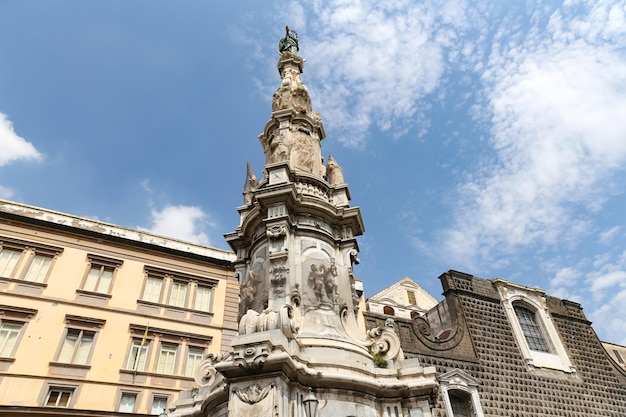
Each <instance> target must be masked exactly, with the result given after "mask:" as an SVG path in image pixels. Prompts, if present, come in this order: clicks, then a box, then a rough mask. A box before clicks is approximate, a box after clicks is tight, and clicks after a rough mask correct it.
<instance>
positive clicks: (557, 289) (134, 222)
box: [0, 0, 626, 344]
mask: <svg viewBox="0 0 626 417" xmlns="http://www.w3.org/2000/svg"><path fill="white" fill-rule="evenodd" d="M285 25H289V26H290V27H291V28H293V29H294V30H296V31H297V32H298V33H299V35H300V48H301V49H300V54H301V55H302V56H303V57H304V58H305V59H306V63H305V68H304V74H303V80H304V82H305V83H306V85H307V86H308V88H309V90H310V92H311V96H312V100H313V107H314V109H315V110H316V111H319V112H320V113H321V114H322V118H323V120H324V124H325V128H326V132H327V138H326V139H325V140H324V142H323V153H324V156H327V155H328V154H332V155H333V156H334V157H335V159H336V160H337V161H338V162H339V164H340V165H341V166H342V167H343V169H344V174H345V177H346V181H347V182H348V183H349V185H350V189H351V192H352V197H353V200H352V204H353V205H358V206H360V207H361V210H362V213H363V217H364V221H365V226H366V233H365V235H364V236H363V237H361V238H360V239H359V245H360V248H361V254H360V259H361V264H360V265H359V266H357V267H356V273H357V276H358V277H360V278H361V279H363V281H364V283H365V288H366V295H372V294H374V293H375V292H377V291H379V290H380V289H382V288H384V287H385V286H387V285H390V284H391V283H393V282H395V281H397V280H399V279H401V278H402V277H404V276H410V277H412V278H413V279H415V280H416V281H417V282H418V283H419V284H420V285H422V286H423V287H424V288H425V289H426V290H427V291H429V292H431V293H432V294H433V295H435V296H437V297H438V298H440V299H441V297H440V293H441V287H440V284H439V281H438V280H437V276H439V274H441V273H442V272H444V271H446V270H448V269H456V270H460V271H464V272H468V273H471V274H474V275H476V276H480V277H485V278H494V277H502V278H505V279H508V280H512V281H515V282H518V283H521V284H524V285H528V286H537V287H540V288H543V289H545V290H546V291H548V293H550V294H552V295H556V296H559V297H563V298H568V299H571V300H574V301H578V302H581V303H582V304H583V307H584V308H585V313H586V314H587V317H588V318H589V319H590V320H592V321H593V322H594V327H595V329H596V331H597V332H598V334H599V336H600V338H601V339H603V340H607V341H611V342H615V343H621V344H626V215H625V214H624V213H625V212H626V195H625V194H624V184H625V183H626V171H625V170H624V167H625V164H626V2H624V1H617V0H615V1H613V0H593V1H584V0H570V1H564V2H561V1H532V0H531V1H526V2H509V1H506V2H505V1H496V0H491V1H461V0H441V1H426V2H417V1H402V0H396V1H393V2H390V1H373V0H372V1H357V0H337V1H332V0H328V1H310V2H306V3H298V2H285V1H280V2H279V1H264V2H258V1H251V0H242V1H239V2H225V1H224V2H220V1H176V2H173V1H154V0H150V1H147V0H145V1H144V0H134V1H121V0H120V1H111V0H108V1H96V0H94V1H89V2H86V1H79V0H77V1H55V2H52V1H38V2H28V1H23V0H5V1H2V2H0V39H1V40H0V56H1V57H2V61H1V62H0V198H4V199H10V200H14V201H19V202H22V203H25V204H30V205H35V206H40V207H45V208H48V209H52V210H58V211H62V212H67V213H71V214H76V215H80V216H86V217H92V218H97V219H99V220H102V221H107V222H111V223H114V224H119V225H123V226H129V227H135V228H142V229H146V230H151V231H153V232H155V233H159V234H164V235H168V236H173V237H179V238H182V239H187V240H192V241H195V242H198V243H203V244H209V245H212V246H215V247H219V248H225V249H226V248H227V246H226V244H225V242H224V239H223V237H222V235H223V234H224V233H227V232H230V231H232V230H234V228H235V227H236V226H237V223H238V218H237V212H236V209H235V208H236V207H237V206H239V205H241V204H242V202H243V199H242V194H241V193H242V189H243V184H244V180H245V172H246V171H245V167H246V161H250V162H251V163H252V166H253V168H254V170H255V172H256V174H257V176H260V175H261V171H262V168H263V151H262V148H261V145H260V143H259V141H258V138H257V136H258V134H259V133H261V132H262V130H263V127H264V125H265V123H266V122H267V120H268V119H269V117H270V112H271V95H272V93H273V92H274V91H275V89H276V88H277V87H278V85H279V77H278V73H277V70H276V62H277V59H278V53H277V51H276V49H277V43H278V40H279V39H280V38H281V37H282V35H283V33H284V26H285Z"/></svg>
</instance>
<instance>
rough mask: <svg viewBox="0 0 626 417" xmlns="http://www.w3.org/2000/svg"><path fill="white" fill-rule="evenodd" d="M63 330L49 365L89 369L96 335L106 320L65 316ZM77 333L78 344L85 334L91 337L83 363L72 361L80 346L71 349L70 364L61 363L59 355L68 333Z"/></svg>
mask: <svg viewBox="0 0 626 417" xmlns="http://www.w3.org/2000/svg"><path fill="white" fill-rule="evenodd" d="M65 322H66V325H65V330H64V331H63V335H62V337H61V340H60V341H59V346H58V347H57V350H56V354H55V356H54V357H55V360H54V361H53V362H51V363H50V364H51V365H58V366H63V367H76V368H88V369H89V368H91V365H90V363H91V359H92V356H93V353H94V350H95V348H96V344H97V342H98V335H99V333H100V329H101V328H102V326H104V324H105V323H106V320H103V319H97V318H89V317H81V316H73V315H69V314H67V315H66V316H65ZM75 331H78V334H79V339H78V340H80V342H82V340H83V336H84V335H85V334H86V333H90V334H91V336H92V339H91V342H90V343H91V346H89V352H88V353H87V357H86V358H85V363H76V362H74V360H75V359H76V357H77V353H78V350H79V349H80V344H78V343H77V344H76V346H74V348H73V352H72V354H71V357H72V361H71V362H63V361H61V359H62V358H61V355H62V353H63V351H64V349H65V343H66V341H67V338H68V336H69V335H70V332H75Z"/></svg>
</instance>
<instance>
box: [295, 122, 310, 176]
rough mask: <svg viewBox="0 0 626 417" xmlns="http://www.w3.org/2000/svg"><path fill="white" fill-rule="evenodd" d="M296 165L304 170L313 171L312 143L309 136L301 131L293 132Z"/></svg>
mask: <svg viewBox="0 0 626 417" xmlns="http://www.w3.org/2000/svg"><path fill="white" fill-rule="evenodd" d="M295 133H296V134H297V135H295V138H294V139H295V141H296V145H295V146H296V148H295V152H296V158H297V160H296V167H297V168H298V169H300V170H302V171H304V172H308V173H313V158H314V155H313V145H312V144H311V138H310V137H307V136H305V135H304V134H302V133H301V132H295Z"/></svg>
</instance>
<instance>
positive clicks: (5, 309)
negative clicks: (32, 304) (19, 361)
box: [0, 305, 37, 361]
mask: <svg viewBox="0 0 626 417" xmlns="http://www.w3.org/2000/svg"><path fill="white" fill-rule="evenodd" d="M36 314H37V310H33V309H30V308H25V307H14V306H7V305H0V317H2V319H0V325H1V324H3V323H15V324H21V326H22V327H21V329H20V331H19V334H18V336H17V339H16V340H15V343H14V344H13V347H12V349H11V352H10V356H0V361H14V360H15V357H14V355H15V352H16V349H17V346H18V345H19V344H20V343H21V341H22V338H23V337H24V333H25V332H26V325H27V324H28V323H29V321H30V319H31V318H33V316H35V315H36Z"/></svg>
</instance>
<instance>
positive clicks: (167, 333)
mask: <svg viewBox="0 0 626 417" xmlns="http://www.w3.org/2000/svg"><path fill="white" fill-rule="evenodd" d="M129 334H130V343H129V345H128V348H127V354H126V359H125V361H124V366H125V367H124V368H121V369H120V372H123V373H142V374H147V375H150V374H154V375H159V376H162V377H168V378H189V377H187V376H185V374H184V373H185V370H186V369H185V366H186V361H187V357H188V347H191V348H197V349H203V353H206V351H207V349H208V347H209V346H210V343H211V340H212V339H213V338H212V337H211V336H208V335H201V334H196V333H188V332H181V331H178V330H172V329H163V328H158V327H147V326H146V325H139V324H130V326H129ZM144 337H145V340H146V346H147V347H145V348H144V349H145V352H146V353H145V358H146V359H145V362H144V367H143V369H139V368H137V369H136V370H135V369H133V368H132V367H130V366H129V364H130V360H131V358H132V357H133V355H132V348H133V345H134V343H137V344H140V343H141V341H142V340H143V338H144ZM163 345H166V346H168V345H172V346H176V354H175V357H174V365H173V371H172V373H171V374H169V373H162V372H160V369H159V361H160V359H161V352H162V348H163Z"/></svg>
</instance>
